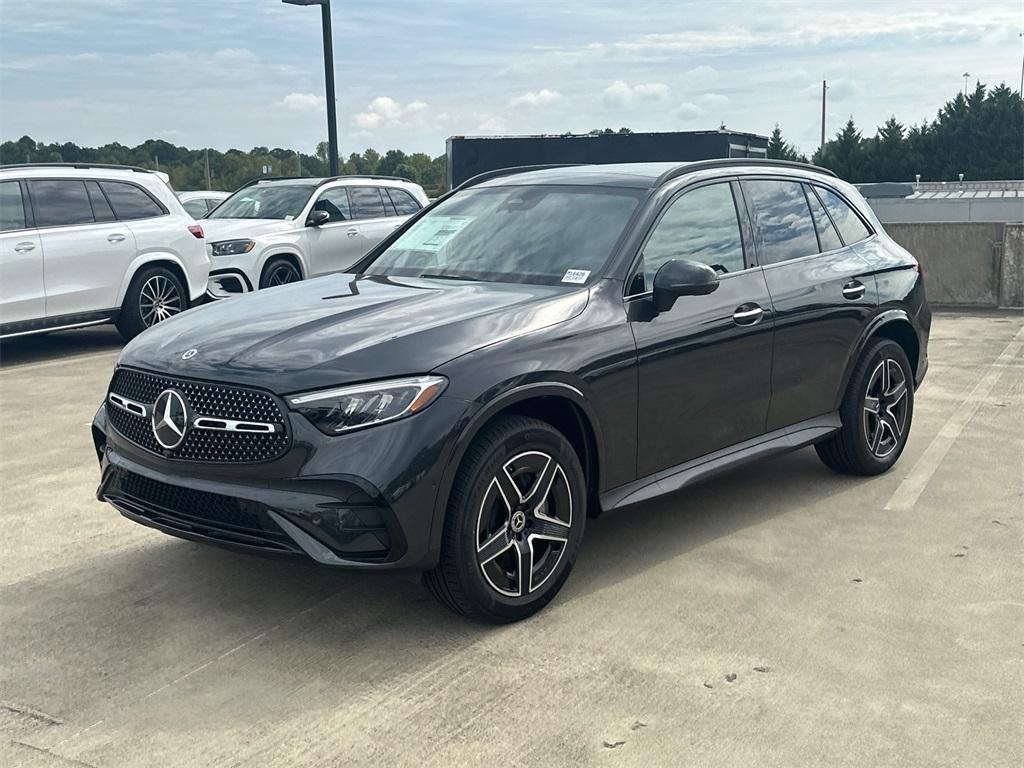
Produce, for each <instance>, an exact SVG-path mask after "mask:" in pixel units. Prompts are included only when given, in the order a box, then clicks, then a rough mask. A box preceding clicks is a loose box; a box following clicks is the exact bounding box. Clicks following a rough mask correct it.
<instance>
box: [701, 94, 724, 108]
mask: <svg viewBox="0 0 1024 768" xmlns="http://www.w3.org/2000/svg"><path fill="white" fill-rule="evenodd" d="M700 102H701V104H706V105H707V106H708V108H710V109H717V108H719V107H724V106H725V105H726V104H728V103H729V97H728V96H726V95H725V94H722V93H705V94H704V95H703V96H701V97H700Z"/></svg>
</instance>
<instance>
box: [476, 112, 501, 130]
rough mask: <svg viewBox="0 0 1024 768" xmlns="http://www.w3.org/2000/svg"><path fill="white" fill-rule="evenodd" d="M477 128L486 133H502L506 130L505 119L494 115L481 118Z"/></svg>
mask: <svg viewBox="0 0 1024 768" xmlns="http://www.w3.org/2000/svg"><path fill="white" fill-rule="evenodd" d="M477 130H479V131H483V132H484V133H501V132H503V131H504V130H505V121H504V120H502V119H501V118H500V117H494V116H493V115H492V116H489V117H486V118H484V119H483V120H481V121H480V125H479V126H478V127H477Z"/></svg>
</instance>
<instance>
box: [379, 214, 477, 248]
mask: <svg viewBox="0 0 1024 768" xmlns="http://www.w3.org/2000/svg"><path fill="white" fill-rule="evenodd" d="M473 219H474V217H473V216H428V217H426V218H424V219H420V220H419V221H417V222H416V223H415V224H413V225H412V227H411V228H410V229H409V230H408V231H407V232H406V233H405V234H403V235H402V236H401V237H400V238H398V240H397V241H395V244H394V246H393V247H394V248H396V249H398V250H402V251H426V252H427V253H437V252H438V251H440V250H441V249H442V248H443V247H444V246H445V245H446V244H447V243H448V241H449V240H451V239H452V238H453V237H455V236H456V235H457V234H459V232H461V231H462V230H463V229H464V228H465V227H466V226H467V225H468V224H469V223H470V222H472V221H473Z"/></svg>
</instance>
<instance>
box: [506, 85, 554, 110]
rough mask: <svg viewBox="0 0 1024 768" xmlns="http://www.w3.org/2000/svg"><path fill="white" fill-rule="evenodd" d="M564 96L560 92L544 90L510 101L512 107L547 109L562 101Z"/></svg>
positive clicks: (522, 95) (531, 92) (524, 94)
mask: <svg viewBox="0 0 1024 768" xmlns="http://www.w3.org/2000/svg"><path fill="white" fill-rule="evenodd" d="M561 99H562V94H560V93H559V92H558V91H549V90H548V89H547V88H542V89H541V90H539V91H528V92H527V93H523V94H521V95H519V96H514V97H513V98H512V99H511V100H510V101H509V106H510V107H547V106H550V105H552V104H554V103H555V102H557V101H561Z"/></svg>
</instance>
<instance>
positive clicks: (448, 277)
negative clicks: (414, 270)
mask: <svg viewBox="0 0 1024 768" xmlns="http://www.w3.org/2000/svg"><path fill="white" fill-rule="evenodd" d="M420 277H425V278H429V279H433V280H463V281H466V282H469V283H480V282H483V281H482V280H480V278H478V277H464V276H463V275H433V274H429V273H426V272H425V273H423V274H422V275H420Z"/></svg>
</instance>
